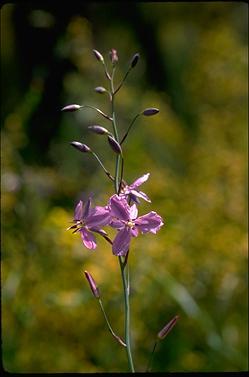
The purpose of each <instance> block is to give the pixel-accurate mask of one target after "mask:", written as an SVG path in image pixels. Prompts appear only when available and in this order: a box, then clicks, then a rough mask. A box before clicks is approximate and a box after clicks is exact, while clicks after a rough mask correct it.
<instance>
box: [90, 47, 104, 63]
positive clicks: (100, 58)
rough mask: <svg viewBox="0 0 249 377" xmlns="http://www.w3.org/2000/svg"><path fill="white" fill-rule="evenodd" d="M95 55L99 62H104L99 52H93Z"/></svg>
mask: <svg viewBox="0 0 249 377" xmlns="http://www.w3.org/2000/svg"><path fill="white" fill-rule="evenodd" d="M93 53H94V55H95V56H96V59H97V60H98V61H100V62H103V61H104V58H103V56H102V55H101V53H100V52H98V51H97V50H93Z"/></svg>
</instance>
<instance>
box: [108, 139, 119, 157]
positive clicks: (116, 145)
mask: <svg viewBox="0 0 249 377" xmlns="http://www.w3.org/2000/svg"><path fill="white" fill-rule="evenodd" d="M108 141H109V144H110V146H111V148H112V149H113V150H114V152H115V153H118V154H122V149H121V146H120V144H119V143H118V142H117V141H116V140H115V139H114V138H113V137H112V136H108Z"/></svg>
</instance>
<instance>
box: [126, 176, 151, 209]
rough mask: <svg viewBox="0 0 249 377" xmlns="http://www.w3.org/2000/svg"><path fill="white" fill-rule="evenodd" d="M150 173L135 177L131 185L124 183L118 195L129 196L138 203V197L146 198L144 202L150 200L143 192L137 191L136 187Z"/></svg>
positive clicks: (144, 180) (145, 179)
mask: <svg viewBox="0 0 249 377" xmlns="http://www.w3.org/2000/svg"><path fill="white" fill-rule="evenodd" d="M149 176H150V173H147V174H144V175H142V177H140V178H138V179H136V180H135V181H134V182H133V183H132V184H131V185H129V186H128V185H126V186H124V187H123V188H122V190H121V193H120V196H125V197H126V198H127V197H128V196H129V197H130V198H131V199H132V200H133V201H134V202H136V203H139V199H138V198H142V199H144V200H146V202H149V203H150V202H151V200H150V198H149V197H148V196H147V195H146V194H145V193H144V192H143V191H139V190H138V189H137V188H138V187H139V186H140V185H141V184H142V183H144V182H146V181H147V179H148V178H149Z"/></svg>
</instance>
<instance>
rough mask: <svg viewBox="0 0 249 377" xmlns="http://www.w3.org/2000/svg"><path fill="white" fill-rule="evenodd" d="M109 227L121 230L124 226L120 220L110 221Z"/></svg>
mask: <svg viewBox="0 0 249 377" xmlns="http://www.w3.org/2000/svg"><path fill="white" fill-rule="evenodd" d="M109 225H110V226H111V227H112V228H115V229H122V228H123V227H124V226H125V225H124V223H123V222H122V221H120V220H111V221H110V224H109Z"/></svg>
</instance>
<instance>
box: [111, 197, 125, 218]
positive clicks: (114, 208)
mask: <svg viewBox="0 0 249 377" xmlns="http://www.w3.org/2000/svg"><path fill="white" fill-rule="evenodd" d="M109 205H110V210H111V215H112V216H114V217H117V218H118V219H120V220H125V221H127V220H129V218H130V207H129V205H128V203H127V201H126V199H124V198H123V197H120V196H118V195H113V196H112V197H111V199H110V202H109Z"/></svg>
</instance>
